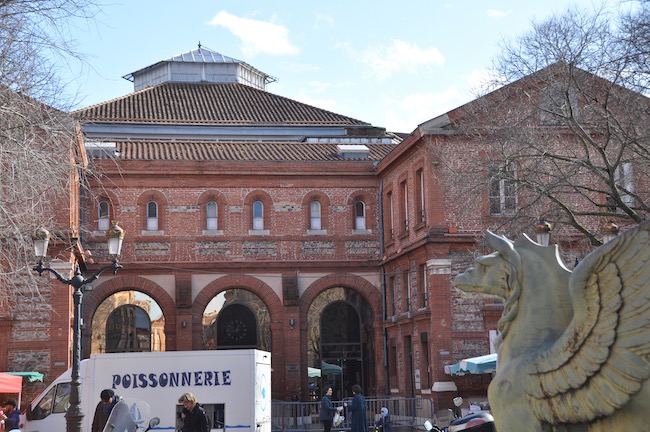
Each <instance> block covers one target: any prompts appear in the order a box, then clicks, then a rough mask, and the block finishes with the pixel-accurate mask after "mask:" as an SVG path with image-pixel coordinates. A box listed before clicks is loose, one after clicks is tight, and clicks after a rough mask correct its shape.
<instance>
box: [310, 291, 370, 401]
mask: <svg viewBox="0 0 650 432" xmlns="http://www.w3.org/2000/svg"><path fill="white" fill-rule="evenodd" d="M307 320H308V325H309V329H308V338H309V340H308V354H307V356H308V362H309V367H311V368H314V369H320V378H318V377H311V378H309V379H310V381H311V385H310V389H314V390H313V393H316V392H318V393H319V394H312V397H313V398H314V399H316V398H318V397H320V392H321V391H322V390H323V389H326V388H328V387H332V390H333V392H334V394H333V398H334V399H335V400H341V399H343V398H346V397H351V396H352V390H351V388H352V386H353V385H354V384H359V385H360V386H361V388H362V389H363V388H366V386H367V385H368V383H369V381H370V377H371V376H373V374H374V368H375V364H374V357H375V356H373V355H370V353H372V352H374V343H373V341H374V337H373V322H372V311H371V308H370V305H369V304H368V303H367V302H366V301H365V300H364V299H363V297H362V296H361V295H360V294H359V293H357V292H356V291H354V290H352V289H350V288H343V287H337V288H330V289H328V290H326V291H324V292H322V293H321V294H319V295H318V296H317V297H316V298H315V299H314V301H313V303H312V305H311V306H310V308H309V312H308V318H307Z"/></svg>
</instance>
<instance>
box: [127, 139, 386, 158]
mask: <svg viewBox="0 0 650 432" xmlns="http://www.w3.org/2000/svg"><path fill="white" fill-rule="evenodd" d="M115 144H116V148H115V150H116V155H117V156H115V159H117V160H138V161H145V160H176V161H238V162H252V161H266V162H270V161H275V162H283V161H308V162H309V161H312V162H321V161H357V162H358V161H359V160H366V161H377V160H381V159H382V158H384V157H385V156H386V155H387V154H388V153H389V152H390V151H391V150H393V149H394V148H395V147H396V145H397V144H366V146H367V147H368V148H369V150H370V154H369V157H368V158H357V159H354V158H342V157H341V156H338V155H337V148H336V144H330V143H296V142H271V141H248V142H242V141H238V142H224V141H169V140H146V141H145V140H142V141H141V140H130V141H117V142H115Z"/></svg>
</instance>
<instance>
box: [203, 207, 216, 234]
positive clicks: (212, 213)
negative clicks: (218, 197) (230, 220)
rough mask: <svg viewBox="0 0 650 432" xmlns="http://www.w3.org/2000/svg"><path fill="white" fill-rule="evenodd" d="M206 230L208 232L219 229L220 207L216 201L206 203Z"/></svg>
mask: <svg viewBox="0 0 650 432" xmlns="http://www.w3.org/2000/svg"><path fill="white" fill-rule="evenodd" d="M205 229H207V230H208V231H216V230H218V229H219V206H218V205H217V202H216V201H208V202H207V203H205Z"/></svg>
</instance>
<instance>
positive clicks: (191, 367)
mask: <svg viewBox="0 0 650 432" xmlns="http://www.w3.org/2000/svg"><path fill="white" fill-rule="evenodd" d="M79 376H80V379H81V387H80V399H81V411H82V413H83V415H84V418H83V425H82V431H83V432H90V431H91V425H92V421H93V416H94V413H95V407H96V406H97V404H98V403H99V400H100V397H99V394H100V393H101V391H102V390H103V389H112V390H113V391H114V392H115V394H116V395H117V396H120V397H121V398H123V400H124V402H126V403H127V405H128V406H129V410H130V412H131V415H132V417H133V419H134V420H135V422H136V424H137V425H139V426H142V428H143V429H145V428H146V426H147V423H148V422H149V420H150V419H151V418H153V417H159V418H160V424H159V426H157V427H156V428H155V430H169V431H176V430H180V429H181V427H182V420H181V419H180V412H181V410H182V405H181V404H179V403H178V398H179V397H180V396H181V395H182V394H183V393H185V392H191V393H193V394H194V395H195V396H196V398H197V400H198V402H199V404H201V406H202V407H203V408H205V410H206V412H207V414H208V416H209V417H210V423H211V428H212V430H224V429H232V428H236V429H237V430H239V431H242V432H245V431H249V432H271V354H270V353H268V352H266V351H260V350H255V349H246V350H209V351H167V352H140V353H115V354H92V355H91V356H90V358H89V359H86V360H82V361H81V365H80V368H79ZM70 377H71V370H68V371H67V372H65V373H64V374H62V375H61V376H59V377H58V378H56V379H55V380H54V381H52V383H51V384H50V385H49V386H48V387H47V388H46V389H45V390H44V391H43V393H41V394H40V395H39V396H38V397H36V398H35V399H34V400H33V401H32V403H31V404H30V405H29V408H28V409H27V413H26V416H25V417H26V418H25V425H24V428H23V429H22V430H23V431H25V432H53V431H64V430H65V429H66V419H65V417H64V416H65V412H66V410H67V408H68V407H69V405H70V403H69V399H70V381H71V378H70Z"/></svg>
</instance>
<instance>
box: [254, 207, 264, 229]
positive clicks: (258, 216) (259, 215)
mask: <svg viewBox="0 0 650 432" xmlns="http://www.w3.org/2000/svg"><path fill="white" fill-rule="evenodd" d="M251 207H252V212H253V230H254V231H261V230H264V203H263V202H262V201H260V200H256V201H254V202H253V204H252V206H251Z"/></svg>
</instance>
